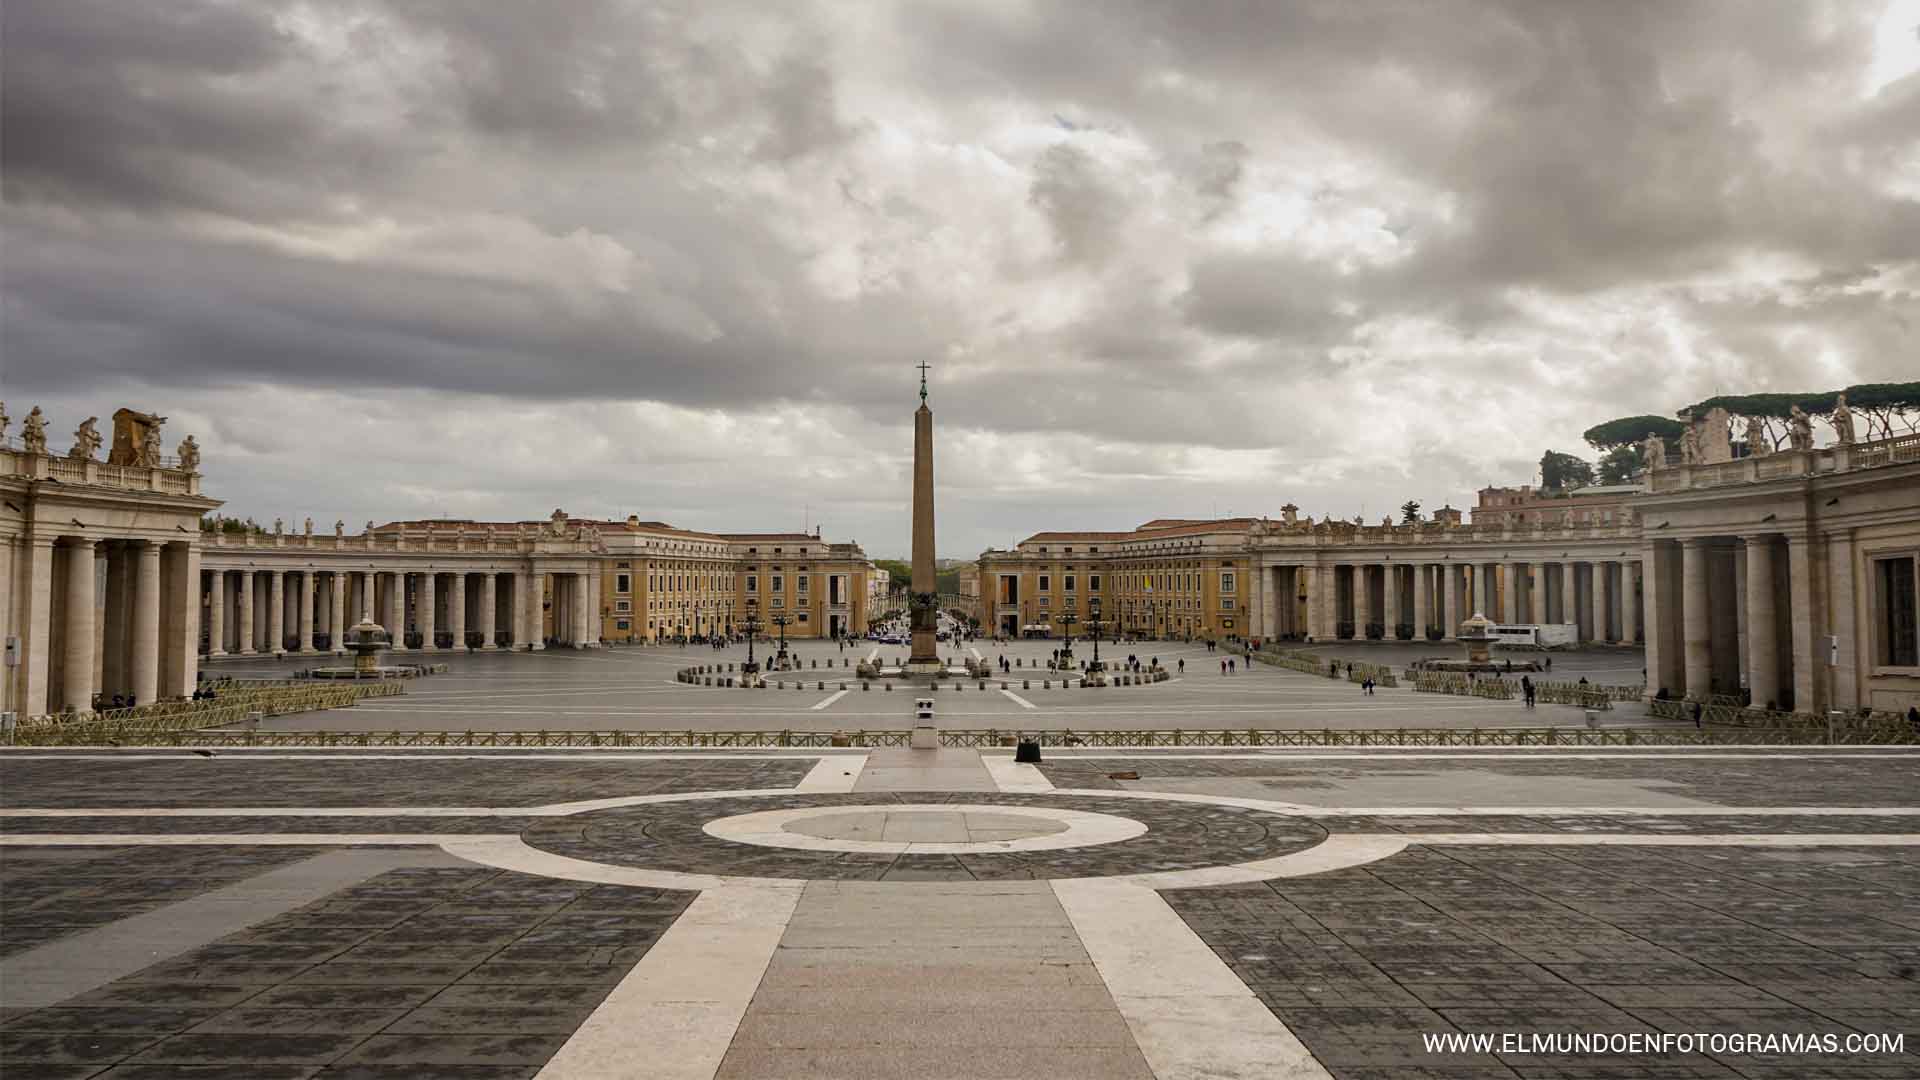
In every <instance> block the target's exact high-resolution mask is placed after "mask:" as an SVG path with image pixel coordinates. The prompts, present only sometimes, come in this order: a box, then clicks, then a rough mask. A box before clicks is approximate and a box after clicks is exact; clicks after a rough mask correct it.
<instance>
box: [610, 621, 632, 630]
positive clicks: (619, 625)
mask: <svg viewBox="0 0 1920 1080" xmlns="http://www.w3.org/2000/svg"><path fill="white" fill-rule="evenodd" d="M632 627H633V623H631V622H629V621H627V620H626V619H615V620H613V628H614V629H615V630H628V629H631V628H632Z"/></svg>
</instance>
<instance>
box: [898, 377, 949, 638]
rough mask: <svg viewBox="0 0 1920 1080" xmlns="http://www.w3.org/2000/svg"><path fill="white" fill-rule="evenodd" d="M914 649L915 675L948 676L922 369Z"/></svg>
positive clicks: (916, 419)
mask: <svg viewBox="0 0 1920 1080" xmlns="http://www.w3.org/2000/svg"><path fill="white" fill-rule="evenodd" d="M907 601H908V618H909V624H908V625H909V626H910V627H911V628H912V631H913V648H912V652H911V653H909V654H908V656H907V664H906V669H907V673H908V674H911V675H944V674H946V665H945V664H943V663H941V662H940V641H939V638H938V636H937V630H938V627H939V624H940V594H939V587H938V585H937V584H935V581H934V575H933V410H931V409H929V408H927V383H926V368H925V365H922V366H921V374H920V408H919V409H917V410H915V411H914V414H913V581H912V586H911V591H909V592H908V594H907Z"/></svg>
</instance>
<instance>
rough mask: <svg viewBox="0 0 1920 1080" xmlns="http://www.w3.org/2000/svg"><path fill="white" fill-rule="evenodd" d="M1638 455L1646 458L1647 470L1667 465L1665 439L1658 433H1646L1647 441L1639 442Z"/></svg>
mask: <svg viewBox="0 0 1920 1080" xmlns="http://www.w3.org/2000/svg"><path fill="white" fill-rule="evenodd" d="M1640 456H1641V457H1642V458H1644V459H1645V460H1646V466H1647V471H1648V472H1654V471H1656V470H1659V469H1664V468H1666V467H1667V440H1665V439H1663V438H1661V437H1660V436H1658V435H1648V436H1647V441H1646V442H1643V443H1641V444H1640Z"/></svg>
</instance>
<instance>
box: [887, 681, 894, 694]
mask: <svg viewBox="0 0 1920 1080" xmlns="http://www.w3.org/2000/svg"><path fill="white" fill-rule="evenodd" d="M887 693H889V694H891V693H893V684H892V683H888V684H887Z"/></svg>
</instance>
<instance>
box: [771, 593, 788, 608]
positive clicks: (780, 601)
mask: <svg viewBox="0 0 1920 1080" xmlns="http://www.w3.org/2000/svg"><path fill="white" fill-rule="evenodd" d="M773 606H774V607H777V608H783V607H786V606H787V602H786V600H785V599H784V598H782V597H778V596H776V597H774V598H773Z"/></svg>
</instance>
